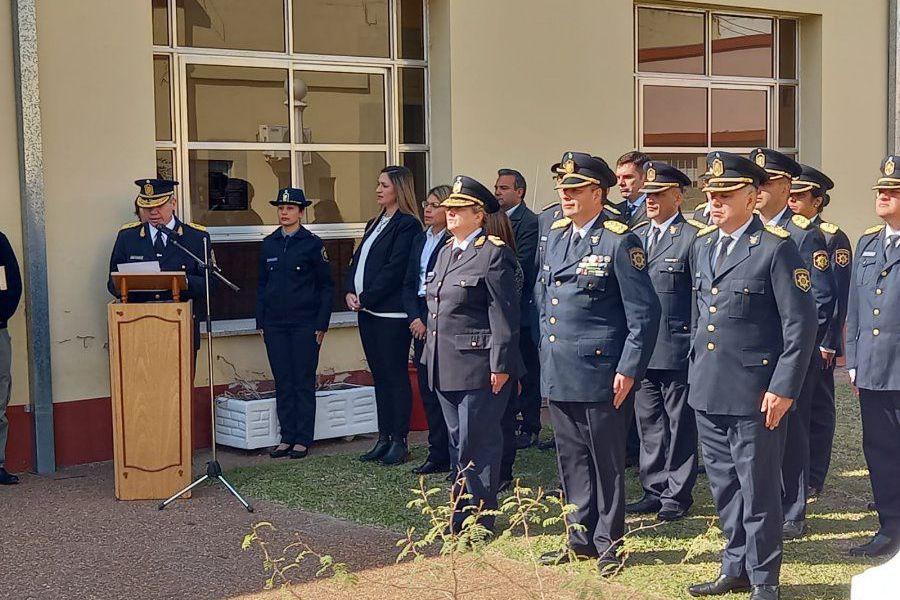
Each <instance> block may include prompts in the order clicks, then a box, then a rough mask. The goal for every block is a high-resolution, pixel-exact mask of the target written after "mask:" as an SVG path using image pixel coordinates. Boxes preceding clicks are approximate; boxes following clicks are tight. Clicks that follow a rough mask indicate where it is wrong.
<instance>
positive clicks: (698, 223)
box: [684, 219, 707, 229]
mask: <svg viewBox="0 0 900 600" xmlns="http://www.w3.org/2000/svg"><path fill="white" fill-rule="evenodd" d="M684 222H685V223H688V224H690V225H692V226H694V227H696V228H697V229H706V227H707V225H706V223H704V222H703V221H698V220H697V219H685V220H684Z"/></svg>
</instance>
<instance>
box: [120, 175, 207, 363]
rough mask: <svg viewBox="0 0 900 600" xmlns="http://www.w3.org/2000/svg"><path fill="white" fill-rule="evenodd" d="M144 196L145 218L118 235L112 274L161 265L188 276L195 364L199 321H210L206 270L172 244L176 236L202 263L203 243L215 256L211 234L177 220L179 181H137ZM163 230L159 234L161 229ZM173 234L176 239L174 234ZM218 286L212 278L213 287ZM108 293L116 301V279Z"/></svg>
mask: <svg viewBox="0 0 900 600" xmlns="http://www.w3.org/2000/svg"><path fill="white" fill-rule="evenodd" d="M134 183H135V184H137V186H138V188H140V191H139V192H138V196H137V199H136V200H135V203H136V205H137V207H138V209H139V210H140V211H141V213H142V215H143V216H142V218H141V220H140V221H136V222H134V223H126V224H125V225H123V226H122V228H121V229H120V230H119V234H118V235H117V236H116V242H115V244H114V245H113V250H112V254H111V256H110V257H109V271H110V273H112V272H114V271H118V270H119V268H118V265H120V264H123V263H130V262H153V261H155V262H158V263H159V268H160V270H162V271H184V273H185V274H186V275H187V290H185V291H184V292H183V293H182V294H181V297H182V299H183V300H191V305H192V311H193V318H194V328H193V329H194V364H195V365H196V362H197V350H199V349H200V320H202V319H204V318H205V316H206V287H205V281H206V278H205V276H204V273H203V269H202V268H201V267H200V266H199V265H197V263H196V262H195V261H194V259H193V258H191V257H190V256H189V255H188V254H187V253H186V252H185V251H184V250H182V249H181V248H179V247H178V246H176V245H175V243H173V241H172V240H170V239H169V235H173V236H174V237H175V238H176V240H175V241H177V242H178V243H180V244H181V245H183V246H184V247H186V248H187V249H188V250H190V251H191V252H192V253H193V254H195V255H196V256H198V257H200V258H203V240H206V246H207V247H208V248H209V249H210V252H212V245H211V244H210V239H209V234H208V233H207V232H206V228H205V227H202V226H200V225H195V224H194V223H184V222H182V221H181V220H180V219H179V218H178V217H177V216H176V215H175V206H176V200H175V186H177V185H178V182H177V181H172V180H168V179H138V180H137V181H135V182H134ZM159 226H163V227H164V228H165V229H164V230H162V231H160V230H158V229H157V227H159ZM170 232H171V233H170ZM213 282H214V279H213V278H210V285H212V284H213ZM106 287H107V289H108V290H109V293H110V294H112V295H113V296H117V295H118V294H117V293H116V288H115V286H114V285H113V280H112V276H111V275H110V277H109V280H108V281H107V283H106ZM171 299H172V292H159V293H155V292H133V293H132V292H129V294H128V300H129V302H148V301H150V302H152V301H157V302H158V301H161V300H163V301H165V300H171Z"/></svg>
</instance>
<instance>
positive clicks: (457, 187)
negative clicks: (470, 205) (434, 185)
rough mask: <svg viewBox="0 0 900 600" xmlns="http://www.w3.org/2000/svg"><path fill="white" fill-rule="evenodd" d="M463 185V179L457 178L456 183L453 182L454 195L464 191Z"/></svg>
mask: <svg viewBox="0 0 900 600" xmlns="http://www.w3.org/2000/svg"><path fill="white" fill-rule="evenodd" d="M462 185H463V184H462V177H457V178H456V181H454V182H453V193H454V194H458V193H460V192H461V191H462Z"/></svg>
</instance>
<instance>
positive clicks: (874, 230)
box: [863, 225, 884, 235]
mask: <svg viewBox="0 0 900 600" xmlns="http://www.w3.org/2000/svg"><path fill="white" fill-rule="evenodd" d="M882 229H884V225H874V226H872V227H869V228H868V229H866V230H865V232H863V235H872V234H873V233H880V232H881V230H882Z"/></svg>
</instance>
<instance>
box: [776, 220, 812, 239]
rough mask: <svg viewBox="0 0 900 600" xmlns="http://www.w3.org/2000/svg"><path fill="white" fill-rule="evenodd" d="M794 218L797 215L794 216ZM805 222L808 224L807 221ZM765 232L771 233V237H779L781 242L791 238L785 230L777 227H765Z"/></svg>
mask: <svg viewBox="0 0 900 600" xmlns="http://www.w3.org/2000/svg"><path fill="white" fill-rule="evenodd" d="M794 216H795V217H796V216H799V215H794ZM804 218H805V217H804ZM806 222H807V223H809V221H808V220H807V221H806ZM798 226H799V223H798ZM766 231H768V232H769V233H771V234H772V235H774V236H776V237H780V238H781V239H783V240H786V239H787V238H789V237H791V234H790V233H789V232H788V230H787V229H782V228H781V227H779V226H778V225H766Z"/></svg>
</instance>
